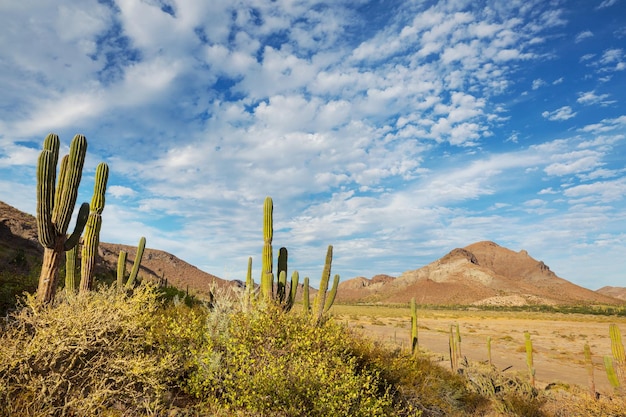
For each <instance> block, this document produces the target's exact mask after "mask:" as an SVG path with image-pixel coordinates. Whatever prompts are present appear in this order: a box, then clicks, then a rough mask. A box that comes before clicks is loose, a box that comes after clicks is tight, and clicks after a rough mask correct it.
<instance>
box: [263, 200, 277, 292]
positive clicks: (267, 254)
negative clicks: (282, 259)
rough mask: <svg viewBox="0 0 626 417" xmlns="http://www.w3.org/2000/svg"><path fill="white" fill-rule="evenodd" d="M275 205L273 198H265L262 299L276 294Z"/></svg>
mask: <svg viewBox="0 0 626 417" xmlns="http://www.w3.org/2000/svg"><path fill="white" fill-rule="evenodd" d="M273 212H274V203H273V201H272V198H271V197H265V202H264V204H263V258H262V265H261V298H262V299H263V300H265V301H270V300H271V299H272V293H273V292H274V273H273V270H272V262H273V261H272V237H273V235H274V224H273V222H274V218H273Z"/></svg>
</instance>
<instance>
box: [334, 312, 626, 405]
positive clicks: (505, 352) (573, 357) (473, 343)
mask: <svg viewBox="0 0 626 417" xmlns="http://www.w3.org/2000/svg"><path fill="white" fill-rule="evenodd" d="M333 314H334V316H335V317H336V318H338V319H339V320H342V321H344V322H347V323H348V324H349V325H350V326H352V327H353V328H355V329H356V330H357V331H359V332H362V333H363V334H364V335H366V336H368V337H370V338H373V339H374V340H377V341H379V342H382V343H384V344H385V345H387V346H390V347H392V348H394V347H395V348H401V349H408V346H409V340H410V315H409V309H408V308H394V307H384V306H348V305H335V306H333ZM610 323H616V324H617V325H618V326H619V327H620V329H621V331H622V332H626V318H624V317H616V316H596V315H583V314H561V313H540V312H494V311H455V310H425V311H419V312H418V327H419V337H418V341H419V347H420V350H421V351H422V352H423V353H424V354H427V355H431V356H432V358H433V359H434V360H436V361H439V362H440V363H441V364H442V365H443V366H447V367H449V353H448V352H449V347H448V335H449V330H450V325H451V324H452V325H456V324H458V325H459V329H460V332H461V340H462V342H461V351H462V354H463V356H464V357H466V358H467V359H468V360H469V361H470V362H471V361H476V362H481V361H487V360H488V353H487V338H488V337H491V339H492V342H491V351H492V353H491V356H492V363H493V364H494V365H495V367H496V368H497V369H500V370H505V369H506V372H516V373H519V374H520V375H523V376H524V377H525V376H527V375H528V368H527V365H526V351H525V347H524V331H529V332H530V334H531V338H532V342H533V350H534V367H535V370H536V383H537V387H538V388H544V387H546V386H548V385H549V384H566V385H573V384H575V385H579V386H581V387H588V386H589V374H588V371H587V368H586V366H585V363H584V354H583V348H584V345H585V343H589V346H590V348H591V352H592V355H593V363H594V381H595V386H596V391H597V392H599V393H601V394H604V395H609V394H611V392H612V387H611V385H610V384H609V382H608V379H607V377H606V371H605V369H604V361H603V357H604V356H605V355H611V342H610V338H609V324H610Z"/></svg>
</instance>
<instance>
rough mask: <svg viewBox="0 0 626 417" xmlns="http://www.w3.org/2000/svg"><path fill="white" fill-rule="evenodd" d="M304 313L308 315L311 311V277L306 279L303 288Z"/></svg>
mask: <svg viewBox="0 0 626 417" xmlns="http://www.w3.org/2000/svg"><path fill="white" fill-rule="evenodd" d="M302 311H304V314H305V315H308V314H309V312H310V311H311V302H310V300H309V277H304V284H303V288H302Z"/></svg>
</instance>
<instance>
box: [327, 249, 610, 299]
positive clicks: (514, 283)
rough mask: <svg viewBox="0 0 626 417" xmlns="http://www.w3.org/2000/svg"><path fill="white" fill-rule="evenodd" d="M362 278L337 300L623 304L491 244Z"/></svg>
mask: <svg viewBox="0 0 626 417" xmlns="http://www.w3.org/2000/svg"><path fill="white" fill-rule="evenodd" d="M373 281H374V280H373V279H372V280H368V279H366V278H363V277H358V278H354V279H351V280H348V281H346V282H343V283H342V284H340V292H339V294H338V296H337V298H338V301H339V302H382V303H406V302H408V301H410V299H411V298H412V297H415V299H416V301H417V302H418V303H420V304H463V305H468V304H474V305H529V304H585V303H587V304H588V303H603V304H617V303H619V302H620V300H618V299H616V298H613V297H611V296H607V295H603V294H600V293H597V292H594V291H591V290H589V289H586V288H583V287H580V286H578V285H575V284H573V283H571V282H569V281H567V280H565V279H562V278H559V277H558V276H557V275H556V274H555V273H554V272H553V271H551V270H550V268H549V267H548V266H547V265H546V264H544V263H543V262H541V261H537V260H536V259H534V258H532V257H531V256H530V255H529V254H528V253H527V252H526V251H525V250H522V251H519V252H515V251H512V250H510V249H507V248H504V247H501V246H499V245H497V244H496V243H493V242H478V243H474V244H472V245H469V246H466V247H465V248H457V249H454V250H452V251H451V252H450V253H448V254H446V255H445V256H443V257H442V258H441V259H438V260H436V261H434V262H432V263H430V264H428V265H426V266H424V267H422V268H419V269H416V270H411V271H407V272H404V273H403V274H402V275H400V276H399V277H398V278H396V279H386V280H382V281H380V280H379V281H378V282H376V283H375V282H373Z"/></svg>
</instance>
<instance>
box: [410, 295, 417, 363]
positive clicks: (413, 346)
mask: <svg viewBox="0 0 626 417" xmlns="http://www.w3.org/2000/svg"><path fill="white" fill-rule="evenodd" d="M417 352H418V344H417V305H416V304H415V297H413V298H411V353H412V354H413V355H415V354H417Z"/></svg>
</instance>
